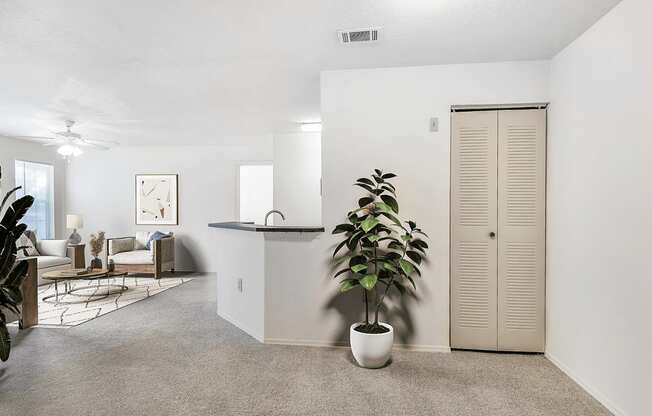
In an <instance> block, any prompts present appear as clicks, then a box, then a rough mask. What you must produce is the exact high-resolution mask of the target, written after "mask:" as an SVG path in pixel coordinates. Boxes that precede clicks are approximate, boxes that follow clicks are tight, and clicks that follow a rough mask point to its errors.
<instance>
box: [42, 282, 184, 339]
mask: <svg viewBox="0 0 652 416" xmlns="http://www.w3.org/2000/svg"><path fill="white" fill-rule="evenodd" d="M191 280H193V278H192V277H182V278H165V277H164V278H161V279H154V278H150V277H126V278H125V280H124V285H125V286H127V289H126V290H122V292H121V289H120V286H121V285H122V278H121V277H120V278H115V279H109V280H108V281H107V280H106V279H102V281H101V282H100V285H99V286H98V282H96V281H88V282H87V281H83V280H77V281H73V282H71V283H70V284H71V285H72V289H73V290H74V291H75V293H77V294H78V295H87V294H95V295H96V296H94V297H88V296H75V295H61V293H63V292H64V285H63V283H59V293H60V295H59V298H58V301H59V302H58V303H55V298H54V297H51V298H49V299H48V300H47V301H43V298H44V297H47V296H50V295H54V294H55V290H54V283H52V284H49V285H44V286H39V294H38V297H39V303H38V319H39V325H38V326H42V327H43V326H45V327H60V328H68V327H71V326H76V325H80V324H83V323H84V322H88V321H90V320H91V319H95V318H97V317H98V316H102V315H106V314H107V313H110V312H113V311H115V310H118V309H120V308H124V307H125V306H127V305H131V304H132V303H135V302H138V301H140V300H143V299H147V298H148V297H150V296H154V295H156V294H157V293H161V292H164V291H166V290H168V289H171V288H173V287H176V286H179V285H182V284H183V283H186V282H189V281H191ZM107 283H108V284H110V285H111V286H110V292H112V294H110V295H109V296H107V297H104V298H102V299H99V297H102V294H106V292H107ZM73 302H74V303H73Z"/></svg>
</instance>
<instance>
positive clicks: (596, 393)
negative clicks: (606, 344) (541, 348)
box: [544, 352, 628, 416]
mask: <svg viewBox="0 0 652 416" xmlns="http://www.w3.org/2000/svg"><path fill="white" fill-rule="evenodd" d="M544 356H545V357H546V358H547V359H548V361H550V362H551V363H553V364H554V365H555V366H556V367H557V368H559V369H560V370H561V371H562V372H564V374H566V375H567V376H568V377H570V378H571V379H572V380H573V381H574V382H576V383H577V384H579V385H580V387H582V388H583V389H584V390H585V391H586V392H587V393H589V394H590V395H591V396H593V398H594V399H596V400H597V401H599V402H600V404H602V405H603V406H604V407H606V408H607V410H609V411H610V412H611V413H613V414H614V415H615V416H628V415H627V413H625V412H624V411H623V410H622V409H620V408H619V407H618V406H616V405H615V404H614V403H613V402H612V401H611V400H610V399H609V398H607V396H606V395H605V394H603V393H602V392H601V391H600V390H598V389H596V388H595V387H593V386H591V384H589V383H587V382H586V381H585V380H583V379H582V378H581V377H580V376H578V375H577V374H576V373H575V372H574V371H573V370H571V369H570V367H569V366H568V365H566V364H564V363H563V362H562V361H560V360H559V359H558V358H557V357H555V356H554V355H552V354H550V353H549V352H546V353H545V354H544Z"/></svg>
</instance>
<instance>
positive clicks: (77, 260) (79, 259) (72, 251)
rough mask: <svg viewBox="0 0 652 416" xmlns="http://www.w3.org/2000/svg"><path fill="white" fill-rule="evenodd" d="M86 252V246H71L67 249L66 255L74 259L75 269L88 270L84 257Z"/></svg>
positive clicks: (73, 265) (73, 266)
mask: <svg viewBox="0 0 652 416" xmlns="http://www.w3.org/2000/svg"><path fill="white" fill-rule="evenodd" d="M85 250H86V244H71V245H69V246H68V248H67V249H66V255H67V256H68V257H70V258H71V259H72V268H73V269H85V268H86V257H85V256H84V252H85Z"/></svg>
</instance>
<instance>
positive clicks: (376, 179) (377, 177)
mask: <svg viewBox="0 0 652 416" xmlns="http://www.w3.org/2000/svg"><path fill="white" fill-rule="evenodd" d="M371 176H372V177H373V178H374V180H375V181H376V183H378V184H381V183H383V182H385V181H384V180H383V178H381V177H380V176H378V175H371Z"/></svg>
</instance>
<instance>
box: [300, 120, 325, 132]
mask: <svg viewBox="0 0 652 416" xmlns="http://www.w3.org/2000/svg"><path fill="white" fill-rule="evenodd" d="M301 131H305V132H315V131H321V123H319V122H317V123H301Z"/></svg>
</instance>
